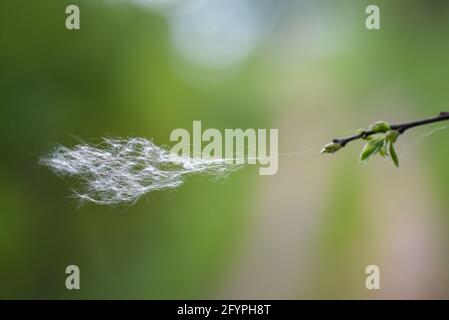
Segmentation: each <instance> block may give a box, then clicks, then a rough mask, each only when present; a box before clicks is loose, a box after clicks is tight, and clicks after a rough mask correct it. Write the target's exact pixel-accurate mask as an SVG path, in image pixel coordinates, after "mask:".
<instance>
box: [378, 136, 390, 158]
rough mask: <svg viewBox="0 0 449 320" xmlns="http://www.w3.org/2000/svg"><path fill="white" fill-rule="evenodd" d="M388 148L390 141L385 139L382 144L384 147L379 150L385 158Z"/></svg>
mask: <svg viewBox="0 0 449 320" xmlns="http://www.w3.org/2000/svg"><path fill="white" fill-rule="evenodd" d="M387 150H388V141H387V140H385V141H384V143H383V144H382V148H380V150H379V154H380V155H381V156H382V157H384V158H385V156H387V155H388V152H387Z"/></svg>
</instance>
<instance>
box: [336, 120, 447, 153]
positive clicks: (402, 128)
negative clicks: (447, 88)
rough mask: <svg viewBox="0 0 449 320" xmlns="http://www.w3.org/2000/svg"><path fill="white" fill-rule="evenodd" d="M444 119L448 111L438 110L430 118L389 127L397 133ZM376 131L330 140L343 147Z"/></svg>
mask: <svg viewBox="0 0 449 320" xmlns="http://www.w3.org/2000/svg"><path fill="white" fill-rule="evenodd" d="M446 120H449V112H440V114H439V115H437V116H435V117H432V118H428V119H424V120H418V121H412V122H406V123H401V124H395V125H391V126H390V127H391V130H396V131H397V132H399V134H403V133H404V132H405V131H406V130H408V129H411V128H414V127H418V126H423V125H426V124H430V123H435V122H440V121H446ZM376 133H378V132H376V131H373V130H366V131H362V132H360V133H359V134H356V135H353V136H349V137H346V138H335V139H333V140H332V142H333V143H336V144H339V145H340V146H341V147H344V146H345V145H346V144H348V143H349V142H351V141H354V140H358V139H363V138H366V137H368V136H370V135H373V134H376Z"/></svg>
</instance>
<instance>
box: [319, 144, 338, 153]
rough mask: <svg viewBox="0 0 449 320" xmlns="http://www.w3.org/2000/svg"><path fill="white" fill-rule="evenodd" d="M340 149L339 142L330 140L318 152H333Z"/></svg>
mask: <svg viewBox="0 0 449 320" xmlns="http://www.w3.org/2000/svg"><path fill="white" fill-rule="evenodd" d="M340 149H341V144H339V143H335V142H331V143H328V144H326V145H325V146H324V148H323V149H322V150H321V152H320V153H334V152H337V151H338V150H340Z"/></svg>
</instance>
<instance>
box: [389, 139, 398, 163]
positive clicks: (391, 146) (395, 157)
mask: <svg viewBox="0 0 449 320" xmlns="http://www.w3.org/2000/svg"><path fill="white" fill-rule="evenodd" d="M390 156H391V160H393V162H394V165H395V166H396V167H398V168H399V159H398V155H397V154H396V150H394V146H393V143H390Z"/></svg>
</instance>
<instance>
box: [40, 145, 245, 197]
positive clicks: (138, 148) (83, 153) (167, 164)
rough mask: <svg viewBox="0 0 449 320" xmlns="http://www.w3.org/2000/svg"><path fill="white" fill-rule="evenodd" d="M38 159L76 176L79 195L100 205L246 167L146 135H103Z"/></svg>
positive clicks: (55, 169) (63, 173)
mask: <svg viewBox="0 0 449 320" xmlns="http://www.w3.org/2000/svg"><path fill="white" fill-rule="evenodd" d="M40 163H41V164H43V165H45V166H47V167H49V168H50V169H51V170H52V171H53V172H54V173H56V174H58V175H66V176H75V177H78V178H79V180H80V185H79V187H78V188H76V189H75V191H74V193H75V196H77V197H78V198H79V199H80V200H81V201H90V202H94V203H96V204H100V205H116V204H121V203H134V202H136V201H137V200H138V199H139V198H140V197H141V196H143V195H145V194H146V193H148V192H151V191H155V190H165V189H171V188H177V187H179V186H180V185H182V184H183V183H184V179H185V177H186V176H187V175H189V174H194V173H197V174H206V175H210V176H212V177H214V178H224V177H226V176H227V175H228V174H229V173H230V172H232V171H235V170H238V169H239V168H241V166H242V165H239V164H235V163H234V162H231V163H229V162H227V161H226V160H225V159H200V158H191V157H185V156H179V155H177V154H173V153H171V152H169V151H168V150H166V149H164V148H162V147H159V146H157V145H155V144H154V143H153V142H152V141H150V140H147V139H144V138H129V139H110V138H103V141H102V142H101V143H99V144H96V145H93V144H88V143H81V144H78V145H76V146H75V147H73V148H72V149H70V148H67V147H64V146H58V147H56V148H55V149H54V150H53V151H52V152H51V153H50V154H49V155H48V156H46V157H43V158H42V159H41V160H40Z"/></svg>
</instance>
